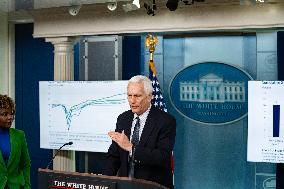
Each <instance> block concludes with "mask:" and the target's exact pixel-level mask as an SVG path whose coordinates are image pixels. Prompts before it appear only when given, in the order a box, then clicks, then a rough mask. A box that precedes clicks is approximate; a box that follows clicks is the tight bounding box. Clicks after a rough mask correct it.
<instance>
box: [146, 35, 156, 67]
mask: <svg viewBox="0 0 284 189" xmlns="http://www.w3.org/2000/svg"><path fill="white" fill-rule="evenodd" d="M145 45H146V48H148V47H149V52H150V61H153V53H154V51H155V47H156V46H157V45H158V38H157V37H156V36H155V37H154V36H153V35H151V34H148V35H147V36H146V40H145Z"/></svg>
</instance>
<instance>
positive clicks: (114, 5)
mask: <svg viewBox="0 0 284 189" xmlns="http://www.w3.org/2000/svg"><path fill="white" fill-rule="evenodd" d="M107 8H108V10H110V11H114V10H115V9H116V8H117V2H116V1H113V2H108V3H107Z"/></svg>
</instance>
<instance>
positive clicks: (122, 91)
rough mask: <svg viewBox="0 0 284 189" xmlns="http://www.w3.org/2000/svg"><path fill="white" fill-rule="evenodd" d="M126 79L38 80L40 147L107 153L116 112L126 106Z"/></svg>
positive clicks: (127, 106)
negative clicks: (109, 135) (70, 143)
mask: <svg viewBox="0 0 284 189" xmlns="http://www.w3.org/2000/svg"><path fill="white" fill-rule="evenodd" d="M126 89H127V81H41V82H40V83H39V92H40V147H41V148H46V149H58V148H59V147H60V146H62V145H63V144H64V143H66V142H70V141H72V142H73V145H71V146H65V147H64V149H65V150H77V151H90V152H107V150H108V147H109V146H110V144H111V140H110V138H109V137H108V135H107V133H108V132H109V131H110V130H114V129H115V124H116V119H117V116H118V115H119V114H121V113H122V112H124V111H126V110H128V109H129V105H128V102H127V95H126Z"/></svg>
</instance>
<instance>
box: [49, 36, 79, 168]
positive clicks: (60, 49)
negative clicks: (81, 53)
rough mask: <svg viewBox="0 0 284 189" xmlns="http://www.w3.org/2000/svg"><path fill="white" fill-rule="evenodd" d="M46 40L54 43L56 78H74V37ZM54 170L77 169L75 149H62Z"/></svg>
mask: <svg viewBox="0 0 284 189" xmlns="http://www.w3.org/2000/svg"><path fill="white" fill-rule="evenodd" d="M46 42H51V43H52V44H53V45H54V80H55V81H72V80H74V52H73V42H74V39H73V38H69V37H55V38H46ZM65 142H69V141H65ZM54 153H56V151H55V150H54V151H53V154H54ZM53 170H58V171H67V172H74V171H75V170H76V169H75V151H67V150H62V151H60V152H59V153H58V155H57V156H56V157H55V158H54V160H53Z"/></svg>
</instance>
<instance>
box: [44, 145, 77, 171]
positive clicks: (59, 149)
mask: <svg viewBox="0 0 284 189" xmlns="http://www.w3.org/2000/svg"><path fill="white" fill-rule="evenodd" d="M72 144H73V142H66V143H64V144H63V145H62V146H60V148H58V150H57V151H56V153H55V154H54V156H53V157H52V159H51V160H50V161H49V163H48V164H47V166H46V169H49V166H50V164H51V162H52V161H53V160H54V158H55V157H56V156H57V154H58V153H59V152H60V151H61V149H62V148H63V147H64V146H67V145H72Z"/></svg>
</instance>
